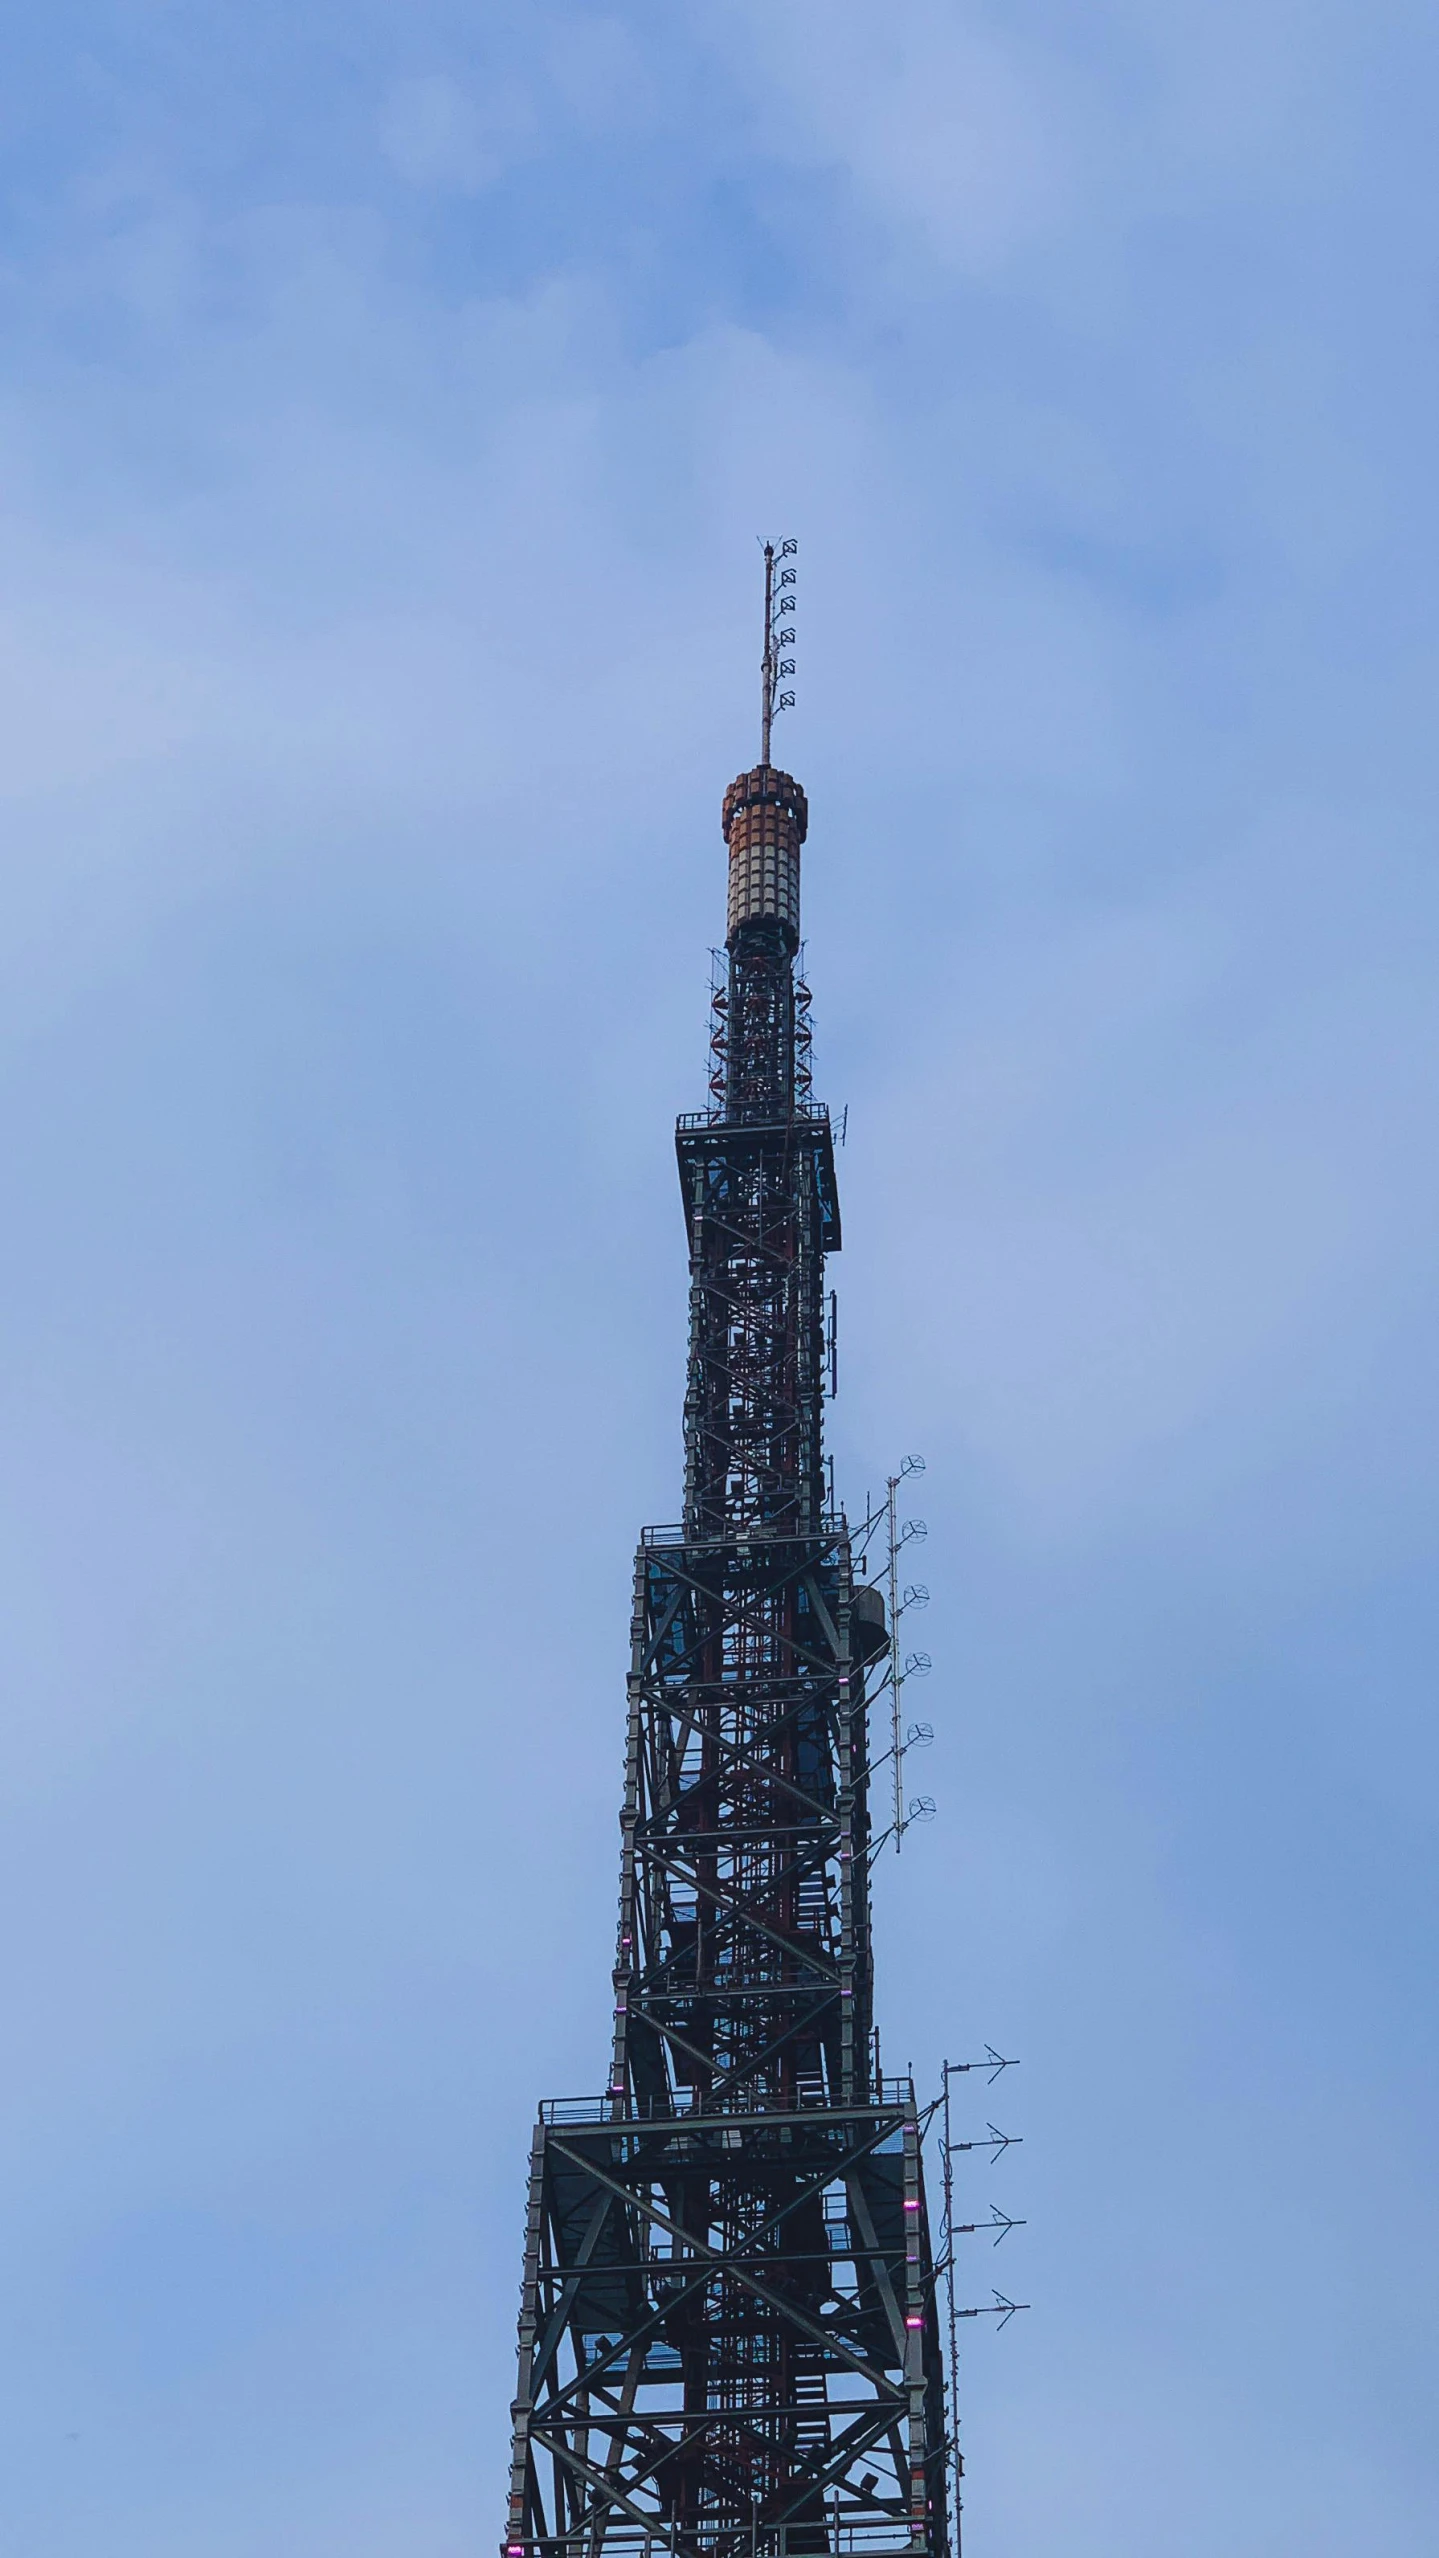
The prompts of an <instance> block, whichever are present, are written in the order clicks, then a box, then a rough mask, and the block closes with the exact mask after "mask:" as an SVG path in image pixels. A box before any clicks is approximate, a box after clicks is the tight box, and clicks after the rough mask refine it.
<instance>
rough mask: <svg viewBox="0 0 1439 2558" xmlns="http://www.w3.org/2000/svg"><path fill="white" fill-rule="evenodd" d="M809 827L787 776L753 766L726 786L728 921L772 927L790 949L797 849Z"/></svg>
mask: <svg viewBox="0 0 1439 2558" xmlns="http://www.w3.org/2000/svg"><path fill="white" fill-rule="evenodd" d="M808 824H809V809H808V805H807V803H806V800H805V795H804V792H803V791H802V790H801V789H800V786H799V784H798V782H797V781H795V780H794V779H793V778H792V776H791V775H790V774H789V773H780V772H776V770H775V768H774V766H773V765H772V764H757V765H756V766H755V768H754V770H753V772H750V773H741V774H740V776H739V779H738V780H737V781H733V782H731V784H730V786H729V789H728V790H727V791H726V792H725V798H724V832H725V841H726V843H727V844H728V846H729V919H728V929H729V932H730V933H731V934H732V935H733V934H734V933H736V932H738V931H739V929H740V927H741V926H742V925H744V924H752V923H777V924H779V925H780V926H781V927H782V929H783V932H784V936H785V939H786V941H787V942H788V943H789V945H790V947H791V949H793V948H794V946H795V944H796V943H797V942H798V940H799V848H800V846H801V844H802V843H803V842H804V838H805V832H806V829H807V827H808Z"/></svg>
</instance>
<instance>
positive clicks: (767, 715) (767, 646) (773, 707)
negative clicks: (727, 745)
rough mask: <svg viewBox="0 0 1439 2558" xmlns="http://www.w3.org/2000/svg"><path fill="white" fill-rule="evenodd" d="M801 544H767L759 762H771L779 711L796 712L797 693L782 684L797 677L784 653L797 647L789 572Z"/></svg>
mask: <svg viewBox="0 0 1439 2558" xmlns="http://www.w3.org/2000/svg"><path fill="white" fill-rule="evenodd" d="M798 549H799V544H798V542H796V541H787V542H780V543H778V544H776V543H774V542H766V544H765V546H764V655H763V657H762V658H761V660H760V697H759V699H760V709H759V760H760V762H761V764H768V762H769V760H770V753H769V748H770V731H771V729H772V728H773V726H774V719H775V713H776V711H789V710H793V708H794V695H793V693H782V692H781V691H780V689H779V688H780V684H781V681H782V679H783V678H784V677H785V676H786V675H792V674H793V673H794V659H793V658H792V657H786V656H785V655H784V654H783V652H784V650H785V649H787V648H793V646H794V624H793V622H791V621H789V620H788V619H787V617H788V615H789V614H791V613H792V612H793V611H794V602H795V599H794V588H795V572H794V570H793V568H786V567H785V565H784V563H785V561H786V560H792V559H793V558H794V555H795V553H796V551H797V550H798Z"/></svg>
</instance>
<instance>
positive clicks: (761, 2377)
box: [501, 551, 950, 2558]
mask: <svg viewBox="0 0 1439 2558" xmlns="http://www.w3.org/2000/svg"><path fill="white" fill-rule="evenodd" d="M781 556H782V555H781ZM775 574H776V572H775V554H773V553H772V552H769V551H767V553H766V589H767V593H766V616H765V657H764V673H763V683H764V694H763V721H762V747H763V752H762V756H761V760H760V762H759V763H758V764H757V765H755V766H754V767H753V769H752V770H750V771H748V772H746V773H742V774H741V775H740V776H739V778H738V779H737V780H736V781H734V782H732V783H731V785H730V787H729V789H728V791H727V792H726V793H725V798H724V809H723V826H724V836H725V841H726V844H727V847H728V857H729V899H728V933H727V942H726V956H725V969H724V978H723V983H722V984H720V985H719V986H718V987H717V989H716V992H715V1014H714V1025H713V1032H712V1042H711V1045H712V1064H713V1071H712V1074H711V1083H710V1091H711V1104H710V1106H709V1107H708V1108H706V1109H704V1110H700V1111H695V1112H690V1113H687V1114H686V1115H685V1116H684V1117H682V1118H681V1120H680V1122H679V1125H678V1129H677V1140H676V1141H677V1148H678V1159H679V1175H680V1189H681V1194H682V1199H683V1207H684V1216H685V1221H686V1227H687V1231H688V1237H689V1261H690V1296H689V1346H688V1361H687V1373H686V1384H685V1401H684V1446H685V1486H684V1517H683V1520H682V1521H681V1522H680V1523H679V1524H677V1525H675V1526H669V1527H652V1528H646V1529H645V1530H644V1531H643V1533H642V1535H641V1537H640V1541H639V1548H638V1551H637V1553H636V1557H635V1571H634V1597H633V1612H632V1617H631V1624H630V1644H631V1649H630V1671H629V1706H628V1724H627V1734H626V1748H625V1770H624V1801H623V1808H622V1812H621V1838H622V1850H621V1869H620V1905H619V1925H618V1930H617V1934H616V1943H615V1962H614V2017H613V2048H612V2057H611V2063H610V2073H609V2079H608V2083H607V2085H606V2086H605V2087H604V2089H603V2090H602V2091H601V2092H600V2093H598V2094H596V2095H594V2096H592V2097H583V2098H577V2099H561V2100H556V2101H552V2102H548V2103H546V2104H543V2105H542V2106H541V2107H540V2112H539V2120H538V2122H537V2124H536V2127H535V2133H534V2142H533V2147H532V2151H531V2158H530V2173H529V2202H528V2214H527V2219H526V2228H525V2255H524V2276H523V2287H522V2298H521V2310H520V2330H519V2379H518V2386H517V2390H516V2395H515V2400H514V2407H513V2416H514V2451H513V2464H512V2471H511V2479H510V2500H509V2515H508V2523H507V2528H506V2533H505V2537H504V2540H503V2542H502V2544H501V2547H502V2552H503V2558H602V2553H610V2558H660V2553H661V2552H663V2551H670V2552H673V2553H674V2558H813V2553H816V2552H821V2551H832V2552H834V2553H836V2558H838V2554H839V2553H845V2558H851V2554H852V2558H948V2552H949V2547H950V2526H949V2518H948V2514H947V2510H946V2466H947V2464H946V2427H945V2404H944V2375H943V2362H942V2356H941V2344H940V2327H939V2319H938V2314H937V2305H936V2299H935V2265H934V2262H933V2258H932V2254H931V2239H930V2225H929V2215H928V2211H927V2208H926V2197H925V2183H924V2163H923V2157H922V2152H921V2127H922V2117H921V2109H920V2107H919V2106H918V2104H917V2102H916V2097H915V2092H914V2088H913V2086H912V2084H911V2083H910V2082H909V2081H908V2080H907V2079H894V2078H888V2079H886V2078H881V2077H880V2076H879V2075H878V2071H877V2052H876V2043H875V2036H874V2031H873V2022H874V2020H873V1966H872V1959H871V1950H870V1883H869V1877H870V1865H871V1861H872V1856H873V1853H874V1840H873V1837H872V1832H871V1820H870V1800H869V1790H870V1747H869V1734H868V1711H867V1703H866V1680H867V1679H869V1680H870V1681H871V1683H873V1682H874V1680H875V1679H877V1678H878V1677H880V1676H882V1674H883V1671H882V1665H883V1663H884V1659H885V1656H886V1653H887V1651H888V1647H889V1641H890V1633H889V1629H888V1628H887V1626H886V1622H885V1607H884V1601H883V1596H882V1594H881V1592H880V1591H879V1590H877V1589H873V1588H868V1587H864V1586H861V1585H860V1583H859V1581H858V1579H857V1575H856V1566H855V1559H854V1556H853V1554H852V1548H851V1535H850V1529H849V1526H848V1523H847V1520H846V1517H845V1515H844V1513H843V1511H842V1510H839V1509H837V1508H836V1507H835V1506H834V1505H833V1502H832V1500H829V1499H827V1497H826V1475H825V1465H824V1445H823V1415H824V1402H825V1394H826V1383H827V1378H828V1373H829V1360H828V1348H827V1339H826V1323H825V1306H826V1295H825V1285H824V1273H825V1257H826V1255H827V1254H828V1253H831V1252H836V1251H838V1249H839V1244H840V1217H839V1200H838V1193H837V1188H836V1182H835V1161H834V1142H833V1136H832V1132H831V1127H830V1121H829V1115H828V1112H827V1111H826V1110H825V1109H824V1108H823V1107H822V1105H820V1104H819V1103H817V1102H816V1101H815V1100H814V1099H813V1098H812V1096H811V1093H810V1088H809V1068H808V1059H809V1047H808V1014H807V1003H808V998H807V994H806V992H805V990H804V988H803V987H802V986H800V985H799V984H798V983H797V977H796V954H797V951H798V946H799V918H800V855H801V847H802V845H803V843H804V840H805V835H806V831H807V826H808V809H807V806H806V801H805V795H804V792H803V791H802V790H801V789H800V787H799V785H798V783H797V782H795V781H793V780H792V779H791V778H790V776H789V775H788V774H787V773H784V772H781V771H779V770H777V769H776V767H775V766H774V765H773V764H772V763H771V761H770V756H769V744H770V721H771V717H772V715H773V712H774V710H775V708H776V706H777V701H778V702H782V700H783V697H782V696H777V684H778V680H779V672H780V669H781V667H782V666H783V661H782V660H781V659H780V656H779V649H780V648H781V647H782V646H783V644H784V641H783V635H782V633H779V632H777V627H776V617H775V610H774V598H775ZM786 671H787V670H786Z"/></svg>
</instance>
